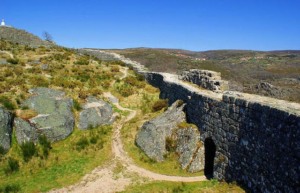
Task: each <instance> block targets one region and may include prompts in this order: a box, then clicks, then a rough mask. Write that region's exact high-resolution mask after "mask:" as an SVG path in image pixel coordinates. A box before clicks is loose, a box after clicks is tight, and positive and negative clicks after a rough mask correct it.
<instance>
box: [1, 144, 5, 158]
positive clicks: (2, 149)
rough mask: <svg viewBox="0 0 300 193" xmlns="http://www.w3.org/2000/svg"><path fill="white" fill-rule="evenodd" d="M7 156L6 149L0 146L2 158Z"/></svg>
mask: <svg viewBox="0 0 300 193" xmlns="http://www.w3.org/2000/svg"><path fill="white" fill-rule="evenodd" d="M4 154H5V149H4V147H2V146H1V145H0V156H1V155H4Z"/></svg>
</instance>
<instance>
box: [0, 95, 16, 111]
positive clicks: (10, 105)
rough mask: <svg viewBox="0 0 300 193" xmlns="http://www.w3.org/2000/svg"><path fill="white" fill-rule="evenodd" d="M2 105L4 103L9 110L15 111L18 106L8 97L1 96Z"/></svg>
mask: <svg viewBox="0 0 300 193" xmlns="http://www.w3.org/2000/svg"><path fill="white" fill-rule="evenodd" d="M0 103H2V104H3V106H4V107H5V108H6V109H8V110H14V109H16V108H17V107H16V105H15V104H14V103H13V102H11V101H10V99H9V98H8V97H6V96H0Z"/></svg>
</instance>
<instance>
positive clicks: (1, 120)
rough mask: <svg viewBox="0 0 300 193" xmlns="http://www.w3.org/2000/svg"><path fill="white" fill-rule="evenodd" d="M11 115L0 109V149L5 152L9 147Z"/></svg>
mask: <svg viewBox="0 0 300 193" xmlns="http://www.w3.org/2000/svg"><path fill="white" fill-rule="evenodd" d="M12 120H13V115H12V114H11V113H10V112H8V111H7V110H4V109H3V108H2V107H0V147H1V148H3V149H4V150H5V151H7V150H9V148H10V146H11V135H12Z"/></svg>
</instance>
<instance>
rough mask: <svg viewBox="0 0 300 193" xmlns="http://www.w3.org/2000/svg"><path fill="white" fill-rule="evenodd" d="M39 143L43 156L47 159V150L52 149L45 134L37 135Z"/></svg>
mask: <svg viewBox="0 0 300 193" xmlns="http://www.w3.org/2000/svg"><path fill="white" fill-rule="evenodd" d="M39 144H40V145H41V147H42V151H43V156H44V157H45V158H46V159H47V158H48V155H49V151H50V149H52V147H51V142H50V141H49V140H48V139H47V137H46V136H45V135H40V136H39Z"/></svg>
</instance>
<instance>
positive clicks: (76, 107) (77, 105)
mask: <svg viewBox="0 0 300 193" xmlns="http://www.w3.org/2000/svg"><path fill="white" fill-rule="evenodd" d="M73 101H74V102H73V108H74V109H75V110H76V111H80V110H81V109H82V108H81V105H80V103H79V102H78V101H77V100H73Z"/></svg>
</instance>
